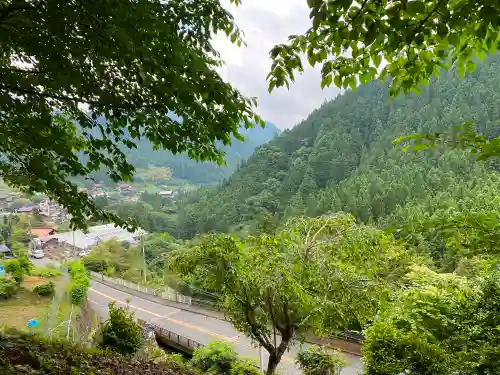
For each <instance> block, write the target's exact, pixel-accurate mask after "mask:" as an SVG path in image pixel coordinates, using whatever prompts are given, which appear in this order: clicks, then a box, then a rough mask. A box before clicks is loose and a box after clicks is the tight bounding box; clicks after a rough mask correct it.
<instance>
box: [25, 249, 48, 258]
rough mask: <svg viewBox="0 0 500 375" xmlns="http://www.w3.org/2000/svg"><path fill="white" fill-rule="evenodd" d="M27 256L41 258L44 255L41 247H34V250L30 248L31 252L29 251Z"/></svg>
mask: <svg viewBox="0 0 500 375" xmlns="http://www.w3.org/2000/svg"><path fill="white" fill-rule="evenodd" d="M29 256H30V257H31V258H36V259H42V258H43V257H44V256H45V253H44V252H43V250H42V249H35V250H31V252H30V253H29Z"/></svg>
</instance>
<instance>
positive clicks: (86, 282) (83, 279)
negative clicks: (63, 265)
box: [69, 262, 90, 306]
mask: <svg viewBox="0 0 500 375" xmlns="http://www.w3.org/2000/svg"><path fill="white" fill-rule="evenodd" d="M69 276H70V280H71V282H70V284H69V294H70V298H71V303H72V304H73V305H78V306H81V305H83V304H84V303H85V301H86V299H87V289H88V288H89V286H90V278H89V275H88V274H87V270H86V269H85V267H84V266H83V264H82V263H80V262H73V263H70V265H69Z"/></svg>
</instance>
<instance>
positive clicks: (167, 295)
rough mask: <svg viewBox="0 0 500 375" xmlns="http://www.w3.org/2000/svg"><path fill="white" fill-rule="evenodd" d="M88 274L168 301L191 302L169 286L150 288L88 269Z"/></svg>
mask: <svg viewBox="0 0 500 375" xmlns="http://www.w3.org/2000/svg"><path fill="white" fill-rule="evenodd" d="M89 274H90V276H92V277H94V278H96V279H99V280H103V281H106V282H108V283H111V284H115V285H122V286H124V287H125V288H128V289H133V290H137V291H138V292H141V293H144V294H149V295H152V296H156V297H160V298H163V299H166V300H168V301H173V302H178V303H183V304H186V305H192V304H193V299H192V298H191V297H189V296H185V295H183V294H179V293H177V292H176V291H175V290H173V289H172V288H169V287H164V288H160V289H152V288H149V287H147V286H144V285H140V284H135V283H132V282H130V281H125V280H122V279H115V278H114V277H109V276H105V275H102V274H100V273H97V272H93V271H89ZM195 304H196V303H195Z"/></svg>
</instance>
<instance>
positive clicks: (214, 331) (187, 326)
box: [88, 281, 362, 375]
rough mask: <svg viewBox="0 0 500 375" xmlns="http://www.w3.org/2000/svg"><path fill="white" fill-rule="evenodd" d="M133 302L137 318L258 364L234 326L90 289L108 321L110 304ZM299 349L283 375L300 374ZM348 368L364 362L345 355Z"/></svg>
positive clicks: (356, 369) (350, 373) (350, 372)
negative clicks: (225, 346) (221, 344)
mask: <svg viewBox="0 0 500 375" xmlns="http://www.w3.org/2000/svg"><path fill="white" fill-rule="evenodd" d="M127 299H129V300H130V308H131V310H133V311H134V312H135V316H136V317H137V318H140V319H143V320H146V321H149V322H152V323H155V324H157V325H159V326H161V327H164V328H166V329H168V330H170V331H172V332H175V333H177V334H179V335H182V336H184V337H187V338H189V339H192V340H195V341H197V342H199V343H202V344H207V343H208V342H210V341H214V340H224V341H227V342H230V343H231V344H232V345H233V347H234V348H235V350H236V351H237V352H238V353H239V354H240V355H242V356H246V357H253V358H255V359H256V360H257V362H258V349H257V348H256V347H254V346H252V344H251V341H250V339H249V338H247V337H245V336H244V335H242V334H240V333H239V332H237V331H236V330H235V329H234V327H233V326H232V325H231V324H230V323H229V322H226V321H224V320H219V319H216V318H211V317H207V316H205V315H200V314H196V313H193V312H190V311H185V310H180V309H176V308H174V307H169V306H165V305H160V304H157V303H154V302H151V301H148V300H145V299H142V298H139V297H136V296H132V295H130V294H128V293H125V292H122V291H119V290H117V289H114V288H112V287H109V286H107V285H104V284H101V283H99V282H97V281H92V282H91V286H90V288H89V293H88V300H89V302H90V303H92V305H93V306H92V307H93V308H94V310H95V311H96V313H97V314H98V315H99V316H100V317H102V318H106V317H107V315H108V303H109V302H110V301H116V303H117V304H122V305H125V304H126V301H127ZM297 350H298V348H297V347H293V348H291V349H290V350H289V352H287V353H285V356H284V357H283V359H282V361H281V363H280V366H279V370H281V372H283V373H284V374H300V370H299V369H298V368H297V366H296V365H295V356H296V353H297ZM264 356H265V361H266V362H265V363H266V364H267V352H266V351H265V350H264ZM345 357H346V360H347V361H348V362H349V367H347V368H345V369H344V370H342V373H341V374H342V375H354V374H360V373H361V368H362V363H361V360H360V358H359V357H357V356H354V355H349V354H345Z"/></svg>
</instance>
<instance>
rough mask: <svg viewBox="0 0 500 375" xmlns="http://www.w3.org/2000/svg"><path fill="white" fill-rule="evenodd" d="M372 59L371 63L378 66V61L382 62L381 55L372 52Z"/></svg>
mask: <svg viewBox="0 0 500 375" xmlns="http://www.w3.org/2000/svg"><path fill="white" fill-rule="evenodd" d="M372 61H373V64H374V65H375V66H376V67H377V68H378V67H379V66H380V63H381V62H382V56H381V55H380V54H378V53H377V54H374V55H372Z"/></svg>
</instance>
